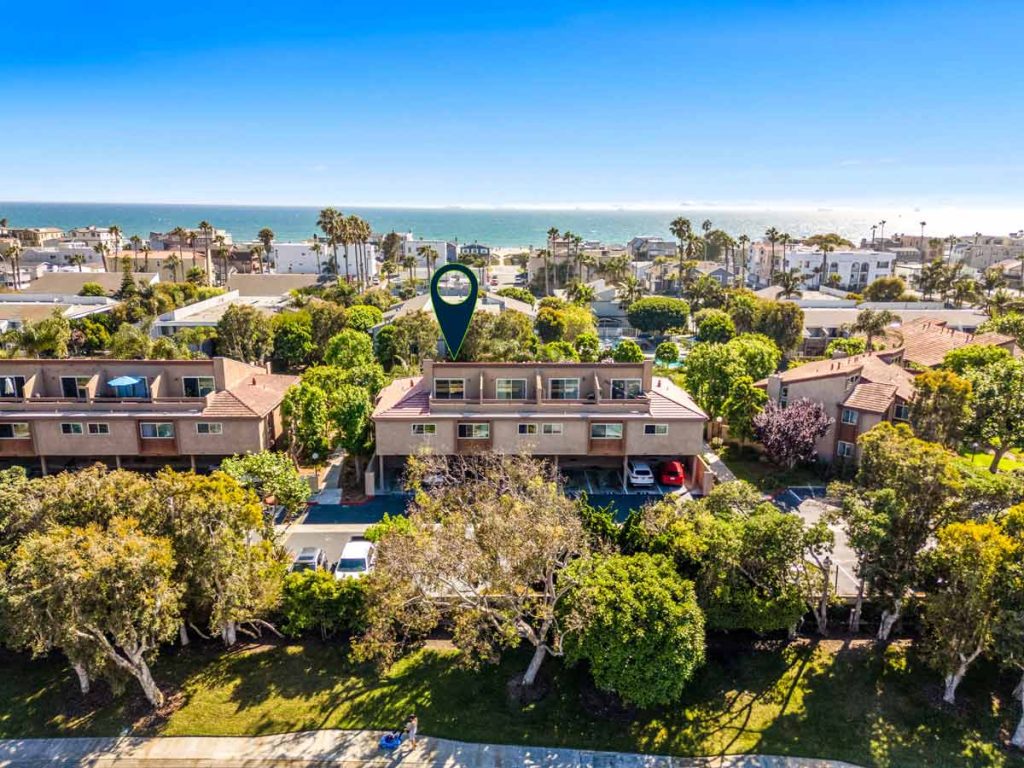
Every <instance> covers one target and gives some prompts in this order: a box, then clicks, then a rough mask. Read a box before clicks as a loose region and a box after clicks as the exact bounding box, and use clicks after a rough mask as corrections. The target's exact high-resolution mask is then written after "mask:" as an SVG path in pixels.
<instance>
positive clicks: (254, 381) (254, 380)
mask: <svg viewBox="0 0 1024 768" xmlns="http://www.w3.org/2000/svg"><path fill="white" fill-rule="evenodd" d="M252 385H253V386H254V387H255V386H256V377H255V376H253V377H252Z"/></svg>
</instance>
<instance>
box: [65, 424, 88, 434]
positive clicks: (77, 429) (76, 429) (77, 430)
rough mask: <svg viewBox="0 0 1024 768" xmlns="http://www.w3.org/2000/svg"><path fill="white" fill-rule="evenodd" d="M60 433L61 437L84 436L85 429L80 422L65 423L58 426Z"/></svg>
mask: <svg viewBox="0 0 1024 768" xmlns="http://www.w3.org/2000/svg"><path fill="white" fill-rule="evenodd" d="M60 432H61V434H62V435H84V434H85V428H84V427H83V426H82V424H81V422H77V421H65V422H64V423H63V424H61V425H60Z"/></svg>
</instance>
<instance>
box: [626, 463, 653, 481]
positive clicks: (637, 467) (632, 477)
mask: <svg viewBox="0 0 1024 768" xmlns="http://www.w3.org/2000/svg"><path fill="white" fill-rule="evenodd" d="M626 466H627V468H628V471H629V482H630V484H631V485H654V473H653V472H651V465H650V464H648V463H647V462H646V461H631V462H629V464H627V465H626Z"/></svg>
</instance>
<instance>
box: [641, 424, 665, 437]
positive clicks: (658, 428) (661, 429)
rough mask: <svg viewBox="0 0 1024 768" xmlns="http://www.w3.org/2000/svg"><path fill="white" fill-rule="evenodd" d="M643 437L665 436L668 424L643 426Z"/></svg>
mask: <svg viewBox="0 0 1024 768" xmlns="http://www.w3.org/2000/svg"><path fill="white" fill-rule="evenodd" d="M644 434H645V435H667V434H668V424H644Z"/></svg>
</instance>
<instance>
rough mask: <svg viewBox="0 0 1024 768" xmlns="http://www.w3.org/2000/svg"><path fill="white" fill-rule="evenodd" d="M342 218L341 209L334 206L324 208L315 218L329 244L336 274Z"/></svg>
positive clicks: (332, 264)
mask: <svg viewBox="0 0 1024 768" xmlns="http://www.w3.org/2000/svg"><path fill="white" fill-rule="evenodd" d="M342 220H343V217H342V214H341V211H338V210H336V209H334V208H324V209H322V210H321V211H320V216H319V218H318V219H317V220H316V225H317V226H318V227H320V230H321V231H322V232H323V233H324V235H325V236H326V237H327V244H328V245H329V246H331V266H332V267H333V270H332V271H333V272H334V274H338V244H339V243H340V242H341V229H342V227H341V222H342Z"/></svg>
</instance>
